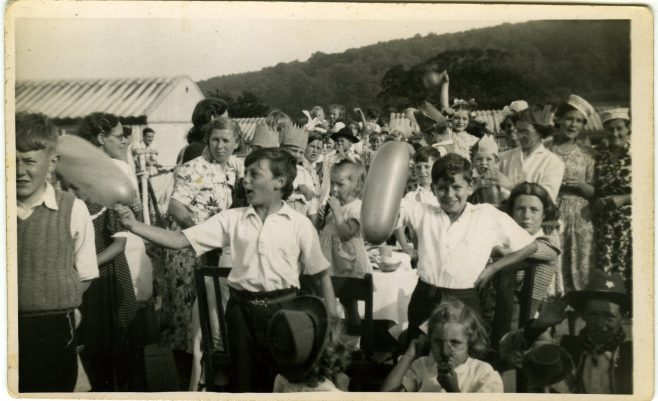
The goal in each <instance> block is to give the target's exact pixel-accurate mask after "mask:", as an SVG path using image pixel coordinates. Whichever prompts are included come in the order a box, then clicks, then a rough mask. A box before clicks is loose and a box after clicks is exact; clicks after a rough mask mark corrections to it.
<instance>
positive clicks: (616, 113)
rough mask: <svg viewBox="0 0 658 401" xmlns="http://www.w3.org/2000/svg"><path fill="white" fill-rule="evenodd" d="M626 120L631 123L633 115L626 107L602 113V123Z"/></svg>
mask: <svg viewBox="0 0 658 401" xmlns="http://www.w3.org/2000/svg"><path fill="white" fill-rule="evenodd" d="M617 119H619V120H626V121H631V113H630V111H629V110H628V108H626V107H618V108H616V109H610V110H605V111H602V112H601V123H602V124H605V123H607V122H608V121H611V120H617Z"/></svg>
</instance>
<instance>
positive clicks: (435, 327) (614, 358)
mask: <svg viewBox="0 0 658 401" xmlns="http://www.w3.org/2000/svg"><path fill="white" fill-rule="evenodd" d="M442 77H443V78H441V80H440V81H441V82H442V84H441V85H442V86H441V93H442V94H443V93H447V92H446V91H447V74H444V75H443V76H442ZM446 103H447V102H442V104H443V106H442V107H440V108H441V109H442V110H439V109H437V108H436V107H434V106H433V105H432V104H430V103H429V102H425V103H423V104H421V105H420V106H419V107H418V108H417V109H415V110H412V111H410V113H411V114H410V117H412V118H413V120H414V121H415V123H416V124H417V129H418V130H419V133H421V134H422V139H420V140H419V141H417V142H414V144H413V145H409V148H410V153H412V154H413V156H412V161H413V163H412V168H411V174H410V179H412V180H413V181H414V182H415V183H417V187H416V188H410V190H409V191H408V193H407V194H406V195H405V196H404V199H403V201H402V203H401V205H400V212H399V219H398V224H397V225H396V227H395V232H394V233H392V234H394V236H393V237H392V240H394V239H396V238H397V241H398V242H399V243H400V245H401V247H402V249H403V250H404V251H405V252H407V253H409V254H410V255H411V256H412V259H413V260H414V266H415V267H416V271H417V273H418V277H419V279H418V283H417V285H416V288H415V290H414V291H413V294H412V297H411V300H410V303H409V306H408V316H409V326H408V331H407V333H406V336H404V338H405V339H406V340H405V343H404V344H403V345H404V348H405V349H406V352H404V353H403V355H402V356H401V357H400V359H399V361H398V363H397V364H396V365H395V366H394V367H393V368H392V370H391V371H390V373H389V375H388V377H386V378H385V379H384V380H383V386H382V390H383V391H444V392H502V391H503V385H502V380H501V377H500V375H499V373H498V372H497V371H496V370H494V368H493V367H492V365H491V364H489V363H487V362H484V361H483V360H484V359H486V360H488V361H490V362H492V363H493V362H496V366H502V365H504V364H505V363H509V366H513V363H512V362H511V360H512V359H513V358H512V357H511V355H516V354H515V352H519V353H521V354H522V357H521V358H520V359H521V360H523V361H524V362H525V363H524V364H523V367H524V369H526V368H527V369H528V374H527V376H528V377H535V376H542V375H536V374H535V373H536V371H535V370H536V369H538V368H545V367H546V366H545V365H547V363H546V361H545V360H544V359H546V354H547V353H550V352H552V351H555V352H557V353H558V354H559V355H563V354H564V353H563V352H562V351H563V349H566V350H567V354H568V355H567V356H568V358H570V359H567V358H563V360H564V364H563V365H564V366H562V369H563V370H564V371H567V370H569V369H567V368H566V367H565V366H572V365H573V366H572V368H573V369H571V371H569V372H567V373H568V374H564V375H562V374H560V375H554V376H555V377H554V379H555V380H554V381H553V382H551V383H541V384H542V385H541V386H539V387H541V389H539V388H538V387H537V383H536V382H535V383H534V385H535V387H533V388H532V390H533V391H540V390H541V391H544V390H545V389H546V386H549V385H554V384H555V383H557V382H561V381H563V380H564V379H565V378H569V380H571V381H570V382H569V385H568V386H567V390H566V391H569V392H591V393H616V392H622V393H623V392H628V391H629V389H630V384H629V378H628V377H626V376H623V374H622V373H619V374H618V375H616V376H614V378H613V379H610V378H609V377H608V376H609V375H608V376H606V374H609V371H610V370H612V369H614V370H618V366H619V363H618V362H619V358H622V359H621V361H622V362H621V363H622V364H624V366H629V364H630V363H631V362H630V360H629V358H630V354H629V351H628V349H627V348H628V345H627V344H628V343H629V341H628V339H627V337H626V335H625V333H624V331H623V330H622V322H623V320H624V318H625V317H626V316H627V315H628V311H629V310H630V302H629V299H628V296H627V295H626V291H625V288H624V285H623V283H622V282H621V281H620V280H619V279H618V278H617V277H616V276H615V275H608V274H604V273H601V272H596V274H597V275H598V274H599V273H600V274H602V275H603V276H600V277H599V276H597V277H599V278H596V279H592V280H591V282H590V286H589V287H588V288H587V289H586V290H584V291H576V292H572V293H571V294H569V302H570V303H571V304H572V305H573V308H574V309H575V310H576V311H578V312H580V313H581V314H582V316H583V318H584V321H585V328H584V329H583V331H582V332H581V333H580V334H579V335H578V336H572V337H573V339H567V337H565V338H563V339H562V340H561V342H560V347H562V348H560V347H556V348H555V349H553V348H551V349H550V350H548V351H547V349H546V348H541V347H535V348H536V349H535V348H533V344H535V343H536V341H535V340H536V339H537V338H538V337H539V335H540V334H541V333H542V332H544V331H546V329H548V328H549V327H552V326H554V325H555V324H558V323H559V322H560V321H561V320H562V319H560V318H561V317H563V316H562V315H563V313H564V308H565V307H566V304H565V303H564V302H562V303H561V304H560V305H559V307H557V306H555V304H556V303H557V302H547V295H550V294H553V293H554V292H552V291H551V290H550V286H551V285H555V284H554V283H555V277H556V275H557V272H556V269H557V267H556V260H557V258H558V256H559V252H560V251H559V240H555V238H554V236H552V233H551V230H550V229H549V228H547V227H545V224H544V223H545V222H546V221H555V220H556V219H557V216H556V213H555V211H554V209H555V205H554V200H553V199H552V197H551V196H550V195H549V194H548V193H547V191H546V189H544V188H543V187H542V186H541V185H539V184H537V183H528V182H523V183H521V184H520V185H515V186H514V187H513V188H512V189H511V191H510V190H509V186H510V185H509V183H508V182H507V181H506V177H505V176H504V174H502V173H501V171H500V169H499V168H497V166H496V164H497V162H498V160H499V155H498V148H497V144H496V142H495V140H494V139H493V137H492V136H491V135H490V134H489V133H484V134H483V135H482V137H481V138H478V137H476V136H474V135H472V134H469V133H468V132H467V130H469V128H472V127H473V124H470V117H471V112H472V110H473V107H474V103H473V102H472V101H462V100H457V101H455V102H453V104H452V105H447V104H446ZM228 113H229V114H230V110H229V111H228ZM355 113H356V114H357V115H358V116H359V119H358V120H360V121H356V122H354V123H353V124H352V123H351V122H349V121H346V119H345V108H344V107H342V106H338V105H332V106H330V107H329V120H328V121H327V120H325V118H324V113H323V110H322V108H321V107H316V108H314V109H312V111H311V112H310V113H305V114H306V118H305V119H304V121H301V123H303V124H302V125H303V127H300V126H298V125H296V124H293V123H292V121H291V120H290V118H289V117H287V116H286V115H285V114H283V113H281V112H273V113H271V114H270V116H268V118H267V120H266V123H265V124H262V125H260V126H259V127H257V129H256V133H255V134H254V137H253V138H252V141H251V144H246V145H245V144H242V145H245V146H244V148H245V149H246V150H245V151H244V154H246V158H244V176H243V177H238V179H237V180H236V187H235V188H234V202H233V206H232V208H230V209H225V210H221V211H219V212H218V213H217V214H214V215H212V216H211V217H210V218H208V219H207V220H205V221H203V222H201V223H199V224H196V225H192V226H190V227H187V228H185V229H183V230H177V231H172V230H166V229H162V228H158V227H155V226H150V225H147V224H144V223H143V222H141V221H140V220H139V219H138V218H136V217H135V215H134V212H133V210H131V208H130V207H129V206H130V205H120V204H119V205H117V206H116V207H115V208H114V211H112V212H113V213H117V214H118V220H120V223H121V227H120V228H117V230H128V231H130V232H132V233H134V234H136V235H138V236H140V237H142V238H144V239H145V240H148V241H150V242H152V243H154V244H157V245H160V246H162V247H165V248H169V249H183V248H190V249H192V250H193V252H194V253H195V254H196V255H197V256H200V255H203V254H204V253H207V252H209V251H212V250H215V249H222V250H227V251H229V252H230V255H231V257H232V269H231V273H230V275H229V277H228V286H229V293H230V296H229V300H228V305H227V306H226V315H225V316H226V320H227V328H228V344H229V351H230V355H231V368H230V371H229V375H230V389H231V391H236V392H271V391H273V390H274V391H335V390H338V389H340V390H345V391H346V390H348V386H349V384H348V382H349V379H348V378H347V377H346V375H345V370H346V368H347V366H348V364H349V355H350V353H351V352H352V351H354V349H353V348H351V347H350V346H347V345H346V344H345V343H343V342H342V341H341V339H342V338H344V334H346V335H348V336H357V337H358V336H359V334H360V332H361V319H360V317H359V312H358V306H357V304H356V303H355V302H343V303H342V305H341V307H340V308H339V307H338V303H337V302H336V297H335V295H334V289H333V286H332V281H331V277H332V276H342V277H363V276H364V275H365V274H366V273H369V272H371V264H370V261H369V258H368V254H367V251H366V245H367V244H366V241H365V240H364V238H363V236H362V227H361V223H360V214H361V208H362V202H361V197H362V195H363V190H364V186H365V178H366V174H367V171H368V168H369V164H370V161H372V159H373V157H376V154H377V151H378V149H379V148H380V147H381V146H383V144H384V143H385V142H386V141H388V140H403V139H409V138H408V135H407V134H405V133H400V132H396V131H394V130H391V132H387V128H386V126H385V124H383V123H382V124H381V125H380V124H379V122H380V121H379V120H378V118H379V116H378V113H377V111H376V110H369V111H367V112H366V113H365V114H364V113H363V112H362V111H361V110H360V109H355ZM446 115H448V116H446ZM28 117H29V118H32V119H34V118H37V117H35V116H33V115H30V116H23V115H20V116H19V115H17V117H16V126H17V129H16V136H17V181H16V184H17V201H18V206H19V207H18V209H19V235H18V241H19V242H18V243H19V255H18V256H19V258H18V261H19V265H18V272H19V339H20V344H19V352H20V358H19V359H20V360H19V366H20V372H19V386H20V389H21V391H71V390H72V389H73V387H72V385H74V384H75V380H74V378H73V377H72V376H71V375H72V372H74V371H75V369H76V366H74V363H75V360H76V359H75V358H76V356H75V354H76V352H75V345H76V343H75V335H74V328H75V311H76V310H77V309H78V308H80V305H81V303H82V294H83V291H84V289H85V288H86V286H88V283H89V282H90V281H91V280H93V279H95V278H96V277H98V264H99V263H100V260H101V254H100V253H99V255H98V259H97V258H96V252H95V251H94V249H93V246H92V245H93V243H91V245H90V241H91V239H90V237H91V238H93V232H92V230H93V227H92V226H91V225H90V224H87V223H89V221H90V217H89V212H87V209H86V208H85V209H84V211H83V210H82V208H81V207H80V201H79V200H77V199H75V197H74V196H73V195H71V194H70V193H67V192H62V191H60V190H55V189H53V188H52V186H51V185H50V184H49V183H48V180H47V178H48V175H49V173H50V174H52V173H53V172H54V168H55V166H56V162H57V155H56V153H55V152H54V146H55V144H56V143H57V132H56V129H55V128H54V126H53V125H52V123H51V122H50V121H49V120H48V119H47V118H45V117H43V116H39V118H41V120H40V122H39V124H40V125H38V124H33V123H29V122H28V120H29V118H28ZM211 124H212V122H211ZM479 132H480V133H481V131H479ZM108 135H110V136H111V133H110V134H108ZM328 143H333V148H331V149H327V144H328ZM249 145H251V149H249ZM471 160H473V164H472V163H471ZM35 208H36V209H35ZM505 208H506V211H503V209H505ZM32 211H33V213H32V215H33V217H32V218H30V212H32ZM33 224H34V225H35V226H34V227H32V225H33ZM69 226H70V229H69ZM52 230H57V231H54V232H57V233H60V235H58V236H57V238H56V241H55V244H54V245H53V242H51V241H50V239H49V240H48V241H47V240H46V238H42V237H43V235H45V234H44V233H45V232H53V231H52ZM49 238H50V237H49ZM35 243H36V244H42V243H43V244H44V246H36V247H35V246H34V244H35ZM46 244H47V245H48V246H46ZM373 245H377V244H373ZM34 250H38V252H33V251H34ZM41 252H44V254H43V255H39V254H40V253H41ZM48 252H52V254H48ZM53 255H54V256H53ZM85 255H86V259H85ZM115 256H116V255H115ZM46 260H48V261H49V263H48V266H46V265H44V261H46ZM52 264H55V265H56V268H53V267H52V266H51V265H52ZM190 268H192V267H191V266H190ZM46 270H48V271H49V272H50V271H52V272H53V273H52V274H51V275H50V276H46V275H44V274H39V273H40V272H43V271H46ZM101 276H102V275H101ZM46 277H47V278H46ZM601 277H602V278H601ZM41 279H43V280H41ZM495 280H496V281H497V282H498V281H500V282H502V283H507V284H508V285H507V286H505V285H502V286H501V285H498V286H497V287H496V288H497V291H492V288H493V286H492V284H491V283H492V281H495ZM505 280H507V281H505ZM305 284H308V285H310V287H311V288H312V292H313V293H314V294H315V295H316V296H300V295H299V294H300V290H302V287H303V286H304V285H305ZM52 288H59V289H61V291H51V289H52ZM492 292H493V293H494V297H495V302H494V308H495V309H496V313H495V317H494V318H488V315H487V311H486V308H487V305H486V302H483V300H485V299H486V297H487V295H488V294H489V295H490V293H492ZM515 293H516V295H519V294H523V297H521V296H519V304H520V307H521V315H522V316H523V318H522V319H520V320H519V324H520V326H521V327H522V328H521V329H520V331H518V332H517V331H512V326H511V322H510V320H511V314H512V312H511V303H510V297H512V298H513V297H514V295H515ZM41 294H46V296H41ZM51 294H52V299H50V298H49V297H51ZM39 300H41V301H42V302H39ZM540 305H543V307H542V308H540ZM339 309H342V310H343V312H344V319H340V318H339ZM124 313H131V312H130V311H128V312H124ZM612 315H614V316H612ZM610 316H612V317H610ZM612 320H614V322H612ZM53 327H54V328H56V330H52V331H51V332H49V333H48V334H47V338H49V339H51V342H47V341H44V340H43V338H44V337H43V335H41V336H40V335H33V334H31V332H36V333H41V332H43V331H44V330H46V328H47V329H49V330H50V329H51V328H53ZM69 329H70V330H69ZM510 331H511V332H510ZM501 338H502V340H501ZM57 342H59V343H64V344H65V347H64V348H62V347H61V346H60V345H59V343H57ZM499 342H500V344H501V345H503V347H502V348H501V349H500V350H499V349H498V344H499ZM54 349H57V350H58V352H60V353H61V355H60V354H57V355H54V354H53V352H54V351H53V350H54ZM606 350H612V351H613V353H612V355H611V356H607V354H605V355H604V356H602V357H600V358H599V359H600V360H602V361H603V362H602V365H599V364H597V363H593V362H588V361H590V360H592V358H589V359H588V358H586V357H585V356H584V355H590V354H594V355H596V356H597V358H598V357H599V356H601V355H602V354H604V352H605V351H606ZM492 351H493V352H492ZM499 351H500V352H499ZM492 355H495V356H494V357H492ZM542 358H544V359H542ZM606 358H607V359H606ZM568 361H573V363H572V365H569V364H568V363H567V362H568ZM606 361H607V362H606ZM45 362H47V363H45ZM517 362H518V360H517ZM606 363H607V364H606ZM53 364H56V367H55V368H56V369H55V370H57V374H58V376H57V377H56V378H53V379H52V381H50V382H49V381H44V380H42V378H43V377H48V378H52V377H54V374H53V372H52V369H53V366H54V365H53ZM576 364H577V365H576ZM538 366H539V367H538ZM602 366H603V367H602ZM533 369H535V370H533ZM65 373H67V375H65ZM549 373H555V372H553V371H550V372H549ZM533 374H535V376H533ZM59 375H62V377H59ZM558 376H559V377H558ZM558 378H559V379H560V380H557V379H558Z"/></svg>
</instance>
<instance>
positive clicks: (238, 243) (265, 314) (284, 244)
mask: <svg viewBox="0 0 658 401" xmlns="http://www.w3.org/2000/svg"><path fill="white" fill-rule="evenodd" d="M296 166H297V161H296V160H295V158H294V157H293V156H292V155H291V154H290V153H288V152H287V151H285V150H283V149H279V148H268V149H260V150H258V151H256V152H253V153H251V154H250V155H249V156H247V158H246V160H245V177H244V187H245V191H246V195H247V200H248V202H249V206H248V207H241V208H235V209H228V210H223V211H221V212H220V213H218V214H216V215H214V216H213V217H211V218H210V219H208V220H206V221H205V222H203V223H200V224H198V225H196V226H193V227H190V228H187V229H185V230H183V231H175V232H174V231H167V230H163V229H160V228H158V227H153V226H149V225H145V224H143V223H140V222H138V221H136V220H135V218H134V216H133V215H132V212H131V211H130V209H127V208H125V207H122V206H118V207H117V211H119V213H120V214H121V220H122V223H123V224H124V226H125V227H126V228H127V229H128V230H130V231H132V232H134V233H135V234H137V235H139V236H141V237H143V238H146V239H148V240H150V241H152V242H154V243H156V244H159V245H161V246H164V247H167V248H173V249H180V248H185V247H188V246H191V247H192V249H194V251H195V253H196V254H197V255H202V254H204V253H206V252H208V251H211V250H213V249H216V248H225V247H230V249H231V255H232V256H233V268H232V270H231V274H230V275H229V276H228V284H229V290H230V298H229V301H228V305H227V308H226V320H227V322H229V323H228V343H229V351H230V354H231V374H232V377H231V379H230V381H231V383H230V384H231V386H232V390H233V391H235V392H271V391H272V383H273V381H274V375H273V365H272V359H271V357H270V353H269V350H268V345H267V337H266V334H267V325H268V323H269V321H270V319H271V318H272V316H273V315H274V313H276V312H277V311H278V310H279V309H281V308H282V306H283V305H284V304H285V303H286V302H288V301H290V300H292V299H293V298H295V296H296V295H297V292H298V290H299V288H300V275H306V276H309V277H310V278H311V279H312V281H313V284H314V286H315V288H318V289H319V293H320V295H321V296H322V297H323V298H324V302H325V304H326V305H327V308H328V309H329V310H330V311H331V315H332V316H336V298H335V296H334V292H333V287H332V284H331V279H330V277H329V275H328V274H327V272H328V268H329V262H327V260H326V259H325V258H324V256H323V255H322V251H321V248H320V240H319V238H318V235H317V232H316V231H315V228H314V227H313V225H312V224H311V222H310V220H309V219H308V218H306V216H304V215H302V214H300V213H298V212H295V211H294V210H292V208H290V206H288V205H287V204H286V203H285V200H286V198H287V197H288V196H289V195H290V194H291V193H292V183H293V181H294V179H295V176H296V175H297V167H296Z"/></svg>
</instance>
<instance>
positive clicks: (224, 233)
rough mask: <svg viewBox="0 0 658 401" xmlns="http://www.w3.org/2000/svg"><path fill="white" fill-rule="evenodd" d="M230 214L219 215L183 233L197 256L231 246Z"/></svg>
mask: <svg viewBox="0 0 658 401" xmlns="http://www.w3.org/2000/svg"><path fill="white" fill-rule="evenodd" d="M228 212H229V211H226V212H221V213H218V214H216V215H214V216H212V217H211V218H209V219H208V220H206V221H204V222H203V223H199V224H197V225H195V226H192V227H190V228H187V229H185V230H183V231H182V233H183V235H185V237H186V238H187V240H188V241H189V242H190V245H191V246H192V249H194V252H195V253H196V255H197V256H201V255H203V254H204V253H206V252H209V251H212V250H213V249H217V248H223V247H225V246H228V245H229V244H228V238H229V236H228V232H229V223H230V215H229V213H228Z"/></svg>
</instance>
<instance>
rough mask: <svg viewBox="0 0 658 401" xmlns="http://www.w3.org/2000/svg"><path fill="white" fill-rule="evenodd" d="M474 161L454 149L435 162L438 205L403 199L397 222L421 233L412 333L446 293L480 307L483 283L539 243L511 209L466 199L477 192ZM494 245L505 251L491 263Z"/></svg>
mask: <svg viewBox="0 0 658 401" xmlns="http://www.w3.org/2000/svg"><path fill="white" fill-rule="evenodd" d="M471 172H472V170H471V164H470V162H469V161H468V160H466V159H464V158H463V157H461V156H459V155H457V154H454V153H450V154H448V155H446V156H444V157H442V158H441V159H439V160H438V161H437V162H436V163H434V166H433V167H432V173H431V175H432V190H433V192H434V194H435V195H436V198H437V201H438V203H439V205H440V206H436V205H428V204H423V203H420V202H403V203H402V204H401V208H400V218H399V222H398V227H399V226H402V225H407V226H410V227H412V228H413V229H414V230H415V232H416V233H417V235H418V269H417V270H418V276H419V279H418V284H417V286H416V288H415V290H414V292H413V294H412V296H411V300H410V302H409V309H408V315H409V339H410V340H411V339H414V338H416V337H417V336H418V335H419V334H420V330H419V326H420V324H421V323H422V322H423V321H425V320H427V319H428V318H429V316H430V313H431V311H432V309H433V308H434V306H435V305H437V304H439V303H440V302H441V301H442V300H443V299H444V298H446V297H453V298H457V299H459V300H461V301H462V302H464V304H466V305H468V306H470V307H471V308H473V309H474V310H475V311H478V312H480V311H481V306H480V298H479V295H478V290H479V289H481V288H482V287H483V286H484V285H485V284H486V283H487V282H488V281H489V280H491V278H492V277H493V275H494V274H495V273H496V272H498V271H499V270H500V269H502V268H504V267H505V266H508V265H511V264H514V263H516V262H518V261H521V260H523V259H524V258H526V257H527V256H529V255H530V254H532V253H533V252H534V251H535V249H536V244H535V243H534V240H533V238H532V236H530V235H529V234H528V233H527V232H526V231H525V230H524V229H523V228H521V227H520V226H519V225H518V224H516V222H514V220H512V218H510V217H509V216H508V215H507V214H505V213H503V212H501V211H499V210H498V209H496V208H495V207H494V206H492V205H489V204H480V205H472V204H470V203H468V202H467V199H468V197H469V196H470V195H471V194H472V193H473V177H472V174H471ZM494 248H496V249H499V250H500V251H501V252H502V253H503V254H505V256H503V257H502V258H500V259H498V260H496V261H495V262H493V263H491V264H487V262H488V260H489V256H490V255H491V252H492V251H493V250H494Z"/></svg>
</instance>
